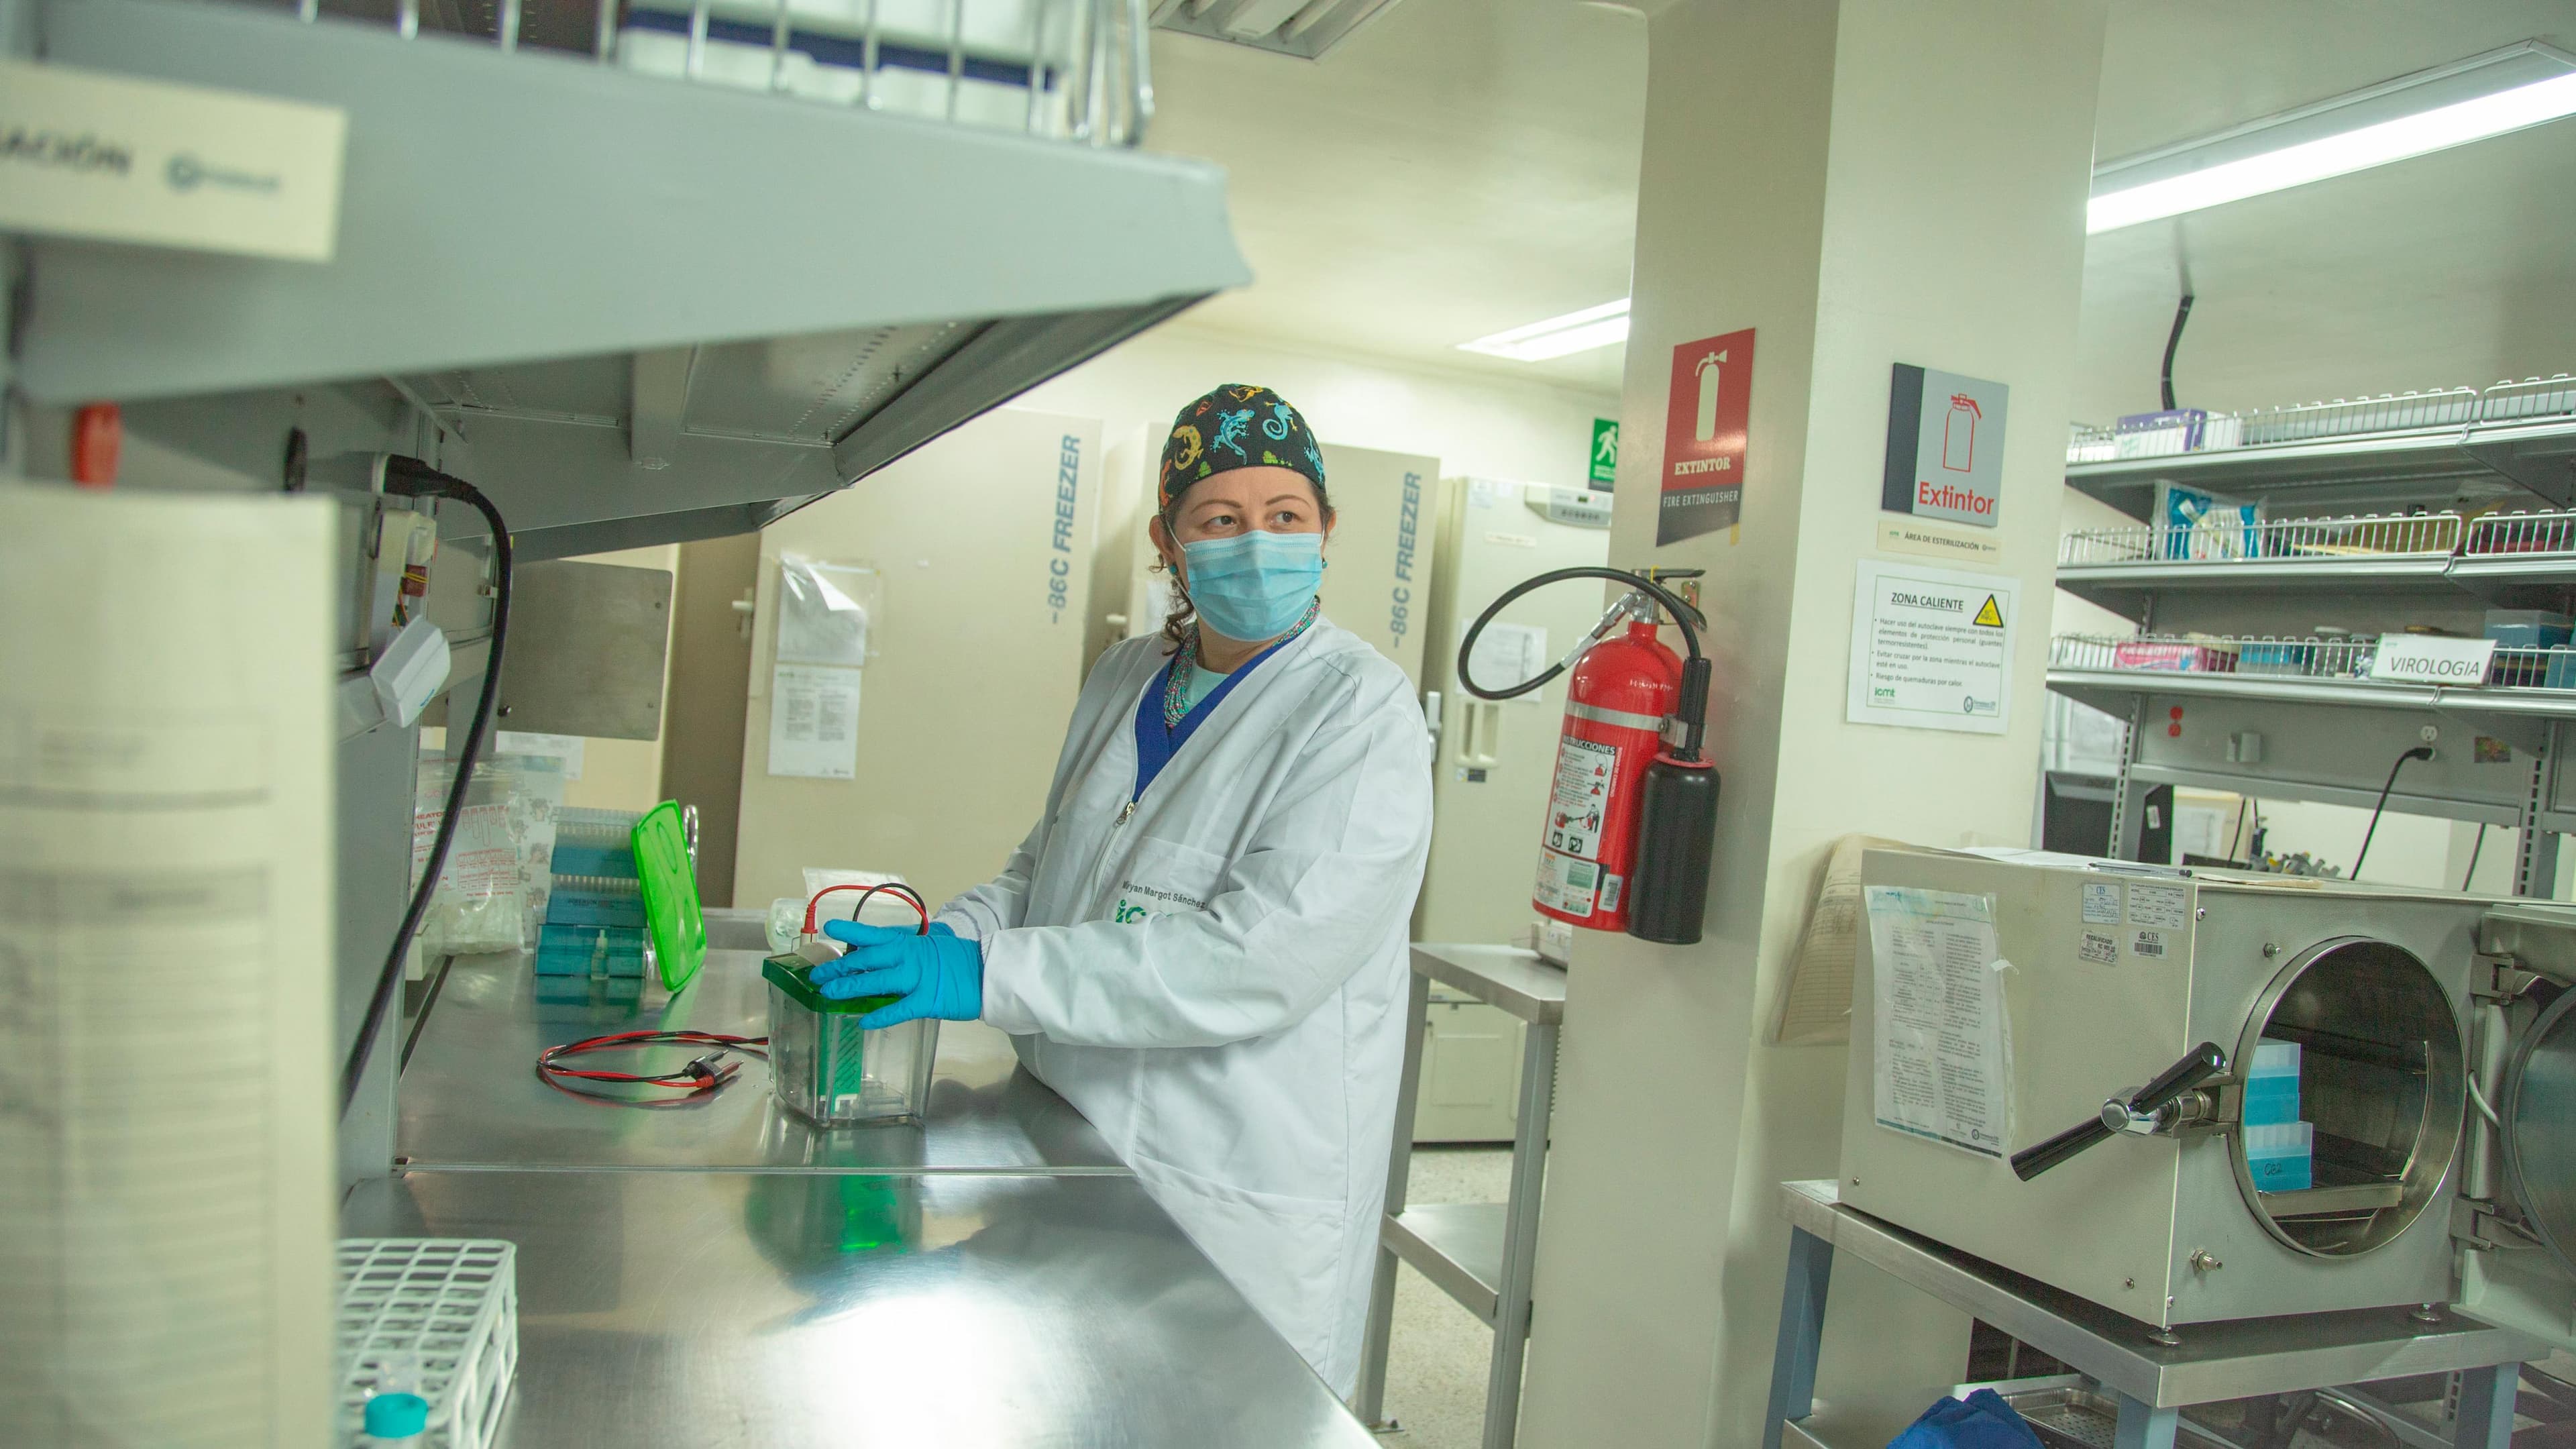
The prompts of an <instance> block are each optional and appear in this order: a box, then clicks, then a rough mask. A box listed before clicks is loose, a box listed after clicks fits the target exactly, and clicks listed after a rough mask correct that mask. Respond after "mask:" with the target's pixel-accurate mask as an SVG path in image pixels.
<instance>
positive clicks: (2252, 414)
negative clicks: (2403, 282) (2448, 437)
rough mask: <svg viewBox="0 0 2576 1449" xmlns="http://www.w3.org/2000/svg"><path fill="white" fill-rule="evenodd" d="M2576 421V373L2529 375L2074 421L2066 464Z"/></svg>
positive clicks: (2068, 443) (2069, 433)
mask: <svg viewBox="0 0 2576 1449" xmlns="http://www.w3.org/2000/svg"><path fill="white" fill-rule="evenodd" d="M2550 419H2576V375H2570V374H2567V373H2558V374H2556V375H2554V376H2550V377H2531V378H2525V379H2523V380H2522V381H2520V382H2512V381H2506V382H2498V383H2496V384H2494V385H2493V386H2490V387H2486V388H2474V387H2448V388H2433V389H2429V390H2426V391H2423V392H2403V393H2383V394H2381V395H2380V396H2377V397H2361V398H2336V399H2334V400H2332V401H2330V402H2309V403H2299V404H2296V405H2294V406H2290V407H2272V408H2256V409H2249V410H2246V411H2242V412H2231V413H2210V414H2207V415H2205V416H2197V415H2195V416H2194V417H2192V418H2191V419H2190V420H2189V421H2184V422H2160V423H2158V424H2155V425H2153V426H2141V427H2135V428H2131V429H2128V430H2125V431H2124V430H2122V429H2120V428H2117V427H2100V426H2097V425H2093V424H2088V423H2077V424H2074V425H2073V426H2072V427H2071V428H2070V429H2069V431H2068V435H2067V445H2066V461H2067V462H2068V463H2103V462H2110V461H2112V460H2114V459H2125V458H2143V457H2163V456H2170V455H2175V454H2181V453H2187V452H2214V451H2218V450H2221V449H2226V448H2236V447H2247V448H2254V447H2263V446H2267V445H2271V444H2280V443H2310V442H2320V441H2326V440H2331V439H2336V438H2355V437H2364V436H2368V435H2370V434H2374V433H2405V432H2416V431H2424V430H2431V429H2441V428H2464V429H2466V428H2474V427H2475V426H2476V425H2478V424H2481V423H2485V424H2495V423H2518V422H2535V421H2545V420H2550Z"/></svg>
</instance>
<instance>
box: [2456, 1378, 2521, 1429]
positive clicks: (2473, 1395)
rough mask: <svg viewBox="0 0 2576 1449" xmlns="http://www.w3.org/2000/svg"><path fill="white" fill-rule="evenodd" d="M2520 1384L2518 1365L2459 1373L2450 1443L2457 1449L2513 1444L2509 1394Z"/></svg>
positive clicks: (2511, 1399)
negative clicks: (2454, 1417) (2457, 1398)
mask: <svg viewBox="0 0 2576 1449" xmlns="http://www.w3.org/2000/svg"><path fill="white" fill-rule="evenodd" d="M2521 1382H2522V1365H2520V1364H2518V1363H2501V1364H2492V1365H2489V1366H2488V1367H2486V1368H2474V1369H2468V1370H2465V1371H2463V1372H2462V1373H2461V1374H2460V1413H2459V1417H2458V1418H2457V1419H2455V1420H2454V1421H2452V1424H2451V1433H2452V1436H2453V1437H2452V1440H2451V1442H2452V1443H2453V1444H2456V1445H2458V1446H2459V1449H2506V1446H2507V1445H2508V1444H2510V1443H2511V1442H2512V1441H2513V1394H2514V1390H2515V1389H2516V1388H2517V1387H2519V1386H2520V1384H2521Z"/></svg>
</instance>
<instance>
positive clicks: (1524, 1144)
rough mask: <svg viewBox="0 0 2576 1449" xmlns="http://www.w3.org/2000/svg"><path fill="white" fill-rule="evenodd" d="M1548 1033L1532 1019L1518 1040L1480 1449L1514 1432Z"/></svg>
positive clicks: (1501, 1447)
mask: <svg viewBox="0 0 2576 1449" xmlns="http://www.w3.org/2000/svg"><path fill="white" fill-rule="evenodd" d="M1556 1032H1557V1029H1556V1028H1555V1027H1553V1026H1540V1025H1536V1024H1533V1025H1532V1026H1531V1027H1530V1028H1529V1030H1528V1032H1527V1033H1526V1034H1525V1036H1524V1037H1523V1039H1522V1042H1521V1099H1520V1120H1519V1122H1518V1123H1517V1124H1515V1130H1514V1132H1513V1134H1512V1188H1511V1197H1510V1199H1509V1205H1508V1206H1507V1207H1505V1208H1504V1209H1503V1281H1502V1282H1501V1283H1500V1284H1498V1285H1496V1287H1495V1291H1494V1356H1493V1359H1492V1363H1491V1367H1490V1368H1489V1369H1488V1370H1487V1372H1486V1375H1485V1439H1484V1449H1512V1440H1513V1438H1514V1436H1516V1435H1517V1434H1518V1433H1519V1432H1520V1422H1521V1364H1522V1361H1523V1360H1524V1359H1525V1358H1526V1357H1527V1356H1528V1354H1529V1321H1530V1279H1531V1277H1532V1276H1533V1273H1534V1270H1535V1269H1536V1267H1537V1264H1538V1204H1539V1196H1540V1193H1541V1190H1542V1189H1543V1188H1544V1186H1545V1184H1546V1181H1547V1122H1548V1116H1549V1114H1550V1113H1551V1112H1553V1111H1554V1110H1555V1108H1556Z"/></svg>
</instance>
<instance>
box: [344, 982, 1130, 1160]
mask: <svg viewBox="0 0 2576 1449" xmlns="http://www.w3.org/2000/svg"><path fill="white" fill-rule="evenodd" d="M761 956H762V953H761V952H758V951H730V950H727V951H711V952H709V953H708V955H707V962H706V965H705V967H704V968H702V969H701V971H700V973H699V975H698V979H697V980H695V981H693V982H691V983H690V984H689V985H688V986H687V987H686V988H685V989H683V990H682V991H681V992H680V993H679V994H678V995H677V996H670V995H668V994H666V993H664V992H663V991H662V989H661V987H660V986H659V984H658V983H656V984H653V985H650V986H648V987H647V989H646V994H645V997H644V1000H643V1001H642V1003H641V1004H639V1005H635V1006H613V1007H611V1006H587V1005H585V1006H561V1005H546V1004H542V1003H540V1002H538V1001H537V1000H536V998H535V995H534V989H535V977H534V975H533V974H532V972H531V971H530V969H529V963H528V959H527V958H526V957H524V956H460V957H458V958H456V960H455V962H454V963H453V964H452V965H451V966H450V967H449V968H448V973H447V980H446V983H445V984H444V985H443V986H442V987H441V988H440V990H439V994H438V999H437V1001H436V1003H435V1005H434V1006H433V1007H432V1009H431V1011H430V1013H429V1017H428V1022H427V1025H426V1026H424V1027H423V1028H422V1030H421V1034H420V1041H419V1044H418V1045H417V1046H416V1047H415V1048H414V1050H413V1052H412V1055H411V1060H410V1061H409V1062H407V1063H406V1064H405V1065H404V1067H403V1076H402V1090H401V1095H400V1100H401V1122H400V1125H399V1126H398V1127H397V1128H396V1129H395V1137H394V1142H395V1151H396V1152H397V1153H398V1154H399V1155H401V1156H402V1157H404V1158H406V1159H408V1160H409V1161H410V1163H411V1164H412V1165H414V1166H419V1167H633V1168H758V1169H761V1170H764V1171H798V1170H802V1171H814V1172H851V1171H859V1172H1026V1171H1031V1170H1044V1171H1047V1172H1060V1173H1074V1172H1100V1173H1124V1172H1125V1171H1126V1170H1127V1169H1126V1168H1125V1167H1124V1166H1122V1165H1121V1164H1120V1163H1119V1161H1118V1158H1117V1155H1116V1154H1114V1153H1112V1152H1111V1151H1110V1150H1109V1144H1108V1143H1106V1142H1104V1141H1102V1140H1101V1138H1100V1134H1099V1133H1097V1132H1094V1131H1093V1130H1092V1129H1091V1124H1090V1123H1088V1122H1086V1121H1084V1120H1083V1118H1082V1114H1081V1113H1079V1112H1076V1111H1074V1110H1073V1109H1072V1108H1071V1107H1069V1106H1067V1105H1065V1102H1064V1099H1063V1098H1061V1097H1058V1096H1057V1095H1056V1094H1055V1093H1053V1092H1051V1091H1049V1090H1047V1088H1046V1087H1044V1086H1042V1085H1040V1084H1039V1083H1038V1082H1037V1080H1036V1079H1035V1078H1033V1077H1031V1076H1030V1075H1029V1074H1028V1073H1026V1072H1024V1071H1021V1070H1019V1064H1018V1060H1017V1059H1016V1058H1015V1057H1013V1056H1012V1054H1011V1046H1010V1039H1009V1038H1008V1037H1005V1036H1003V1035H1002V1034H1001V1033H1000V1032H997V1031H995V1030H993V1029H992V1028H990V1027H987V1026H982V1025H980V1024H977V1023H973V1022H946V1023H942V1025H941V1029H940V1033H939V1062H938V1076H937V1079H936V1080H935V1081H934V1082H933V1083H932V1085H931V1091H930V1110H929V1113H928V1116H927V1118H926V1120H925V1121H923V1122H922V1123H921V1124H919V1125H917V1126H907V1127H881V1128H867V1129H864V1130H856V1131H853V1130H847V1129H845V1130H842V1131H839V1132H827V1131H822V1130H819V1129H817V1128H815V1127H813V1126H811V1125H809V1124H808V1123H806V1122H805V1121H804V1119H802V1118H800V1117H798V1116H796V1115H795V1114H794V1113H792V1112H789V1111H787V1110H785V1109H784V1108H782V1107H780V1106H779V1105H778V1101H777V1099H776V1098H775V1097H774V1096H773V1095H772V1094H771V1093H770V1090H769V1067H768V1064H767V1063H765V1062H762V1061H760V1060H759V1059H757V1058H751V1059H747V1060H746V1061H745V1064H744V1066H743V1070H742V1075H741V1076H740V1077H739V1078H737V1079H736V1080H735V1082H734V1083H733V1085H732V1086H729V1087H727V1088H725V1089H724V1090H723V1091H722V1092H719V1093H717V1094H716V1095H715V1096H713V1097H711V1098H707V1099H704V1100H701V1101H697V1102H692V1103H689V1104H687V1105H685V1106H671V1107H656V1108H653V1109H651V1110H642V1109H637V1108H629V1107H614V1106H606V1105H603V1104H601V1103H598V1102H592V1101H587V1100H584V1099H583V1098H579V1097H574V1096H569V1095H566V1094H565V1093H562V1092H558V1091H555V1090H553V1089H552V1088H550V1087H548V1086H546V1085H545V1084H544V1083H543V1082H541V1081H539V1080H538V1079H537V1076H536V1072H535V1062H536V1057H537V1053H538V1052H539V1051H540V1050H542V1049H544V1048H546V1047H549V1046H553V1045H556V1044H557V1043H560V1042H567V1041H576V1040H579V1039H580V1038H582V1037H586V1036H598V1035H601V1034H603V1033H606V1032H612V1031H645V1030H666V1029H678V1028H682V1027H691V1028H695V1029H697V1030H700V1031H716V1032H726V1033H731V1034H735V1035H744V1036H765V1035H767V1034H768V1032H769V1015H768V1013H769V996H768V984H767V983H766V982H764V981H762V980H761V978H760V962H761ZM636 1055H637V1056H639V1057H650V1058H651V1059H653V1060H654V1061H656V1062H657V1063H658V1064H664V1065H677V1064H679V1063H680V1062H683V1061H685V1060H687V1059H688V1058H689V1057H692V1056H695V1055H697V1052H696V1051H695V1050H681V1049H677V1048H674V1049H670V1050H667V1051H664V1052H661V1053H660V1054H659V1055H655V1054H653V1053H637V1054H636ZM621 1065H623V1064H621Z"/></svg>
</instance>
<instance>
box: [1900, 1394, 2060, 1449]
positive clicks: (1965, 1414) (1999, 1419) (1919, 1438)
mask: <svg viewBox="0 0 2576 1449" xmlns="http://www.w3.org/2000/svg"><path fill="white" fill-rule="evenodd" d="M1887 1449H2040V1445H2039V1436H2038V1435H2037V1434H2034V1433H2032V1432H2031V1429H2030V1425H2028V1424H2026V1423H2024V1422H2022V1417H2021V1415H2020V1414H2018V1413H2016V1412H2014V1410H2013V1406H2012V1405H2010V1404H2007V1403H2005V1402H2004V1401H2003V1396H2002V1395H2000V1394H1998V1393H1996V1392H1995V1391H1994V1390H1992V1389H1979V1390H1977V1391H1976V1392H1975V1393H1973V1394H1970V1395H1968V1399H1967V1402H1966V1403H1961V1402H1960V1401H1959V1400H1957V1399H1943V1400H1942V1401H1941V1402H1939V1403H1937V1404H1934V1405H1933V1406H1932V1407H1931V1408H1928V1409H1926V1410H1924V1411H1923V1417H1922V1418H1920V1419H1917V1420H1915V1421H1914V1422H1913V1423H1912V1424H1911V1425H1909V1426H1908V1427H1907V1428H1906V1430H1905V1432H1904V1433H1902V1434H1899V1435H1897V1436H1896V1438H1895V1439H1893V1440H1891V1441H1890V1442H1889V1443H1888V1446H1887Z"/></svg>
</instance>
